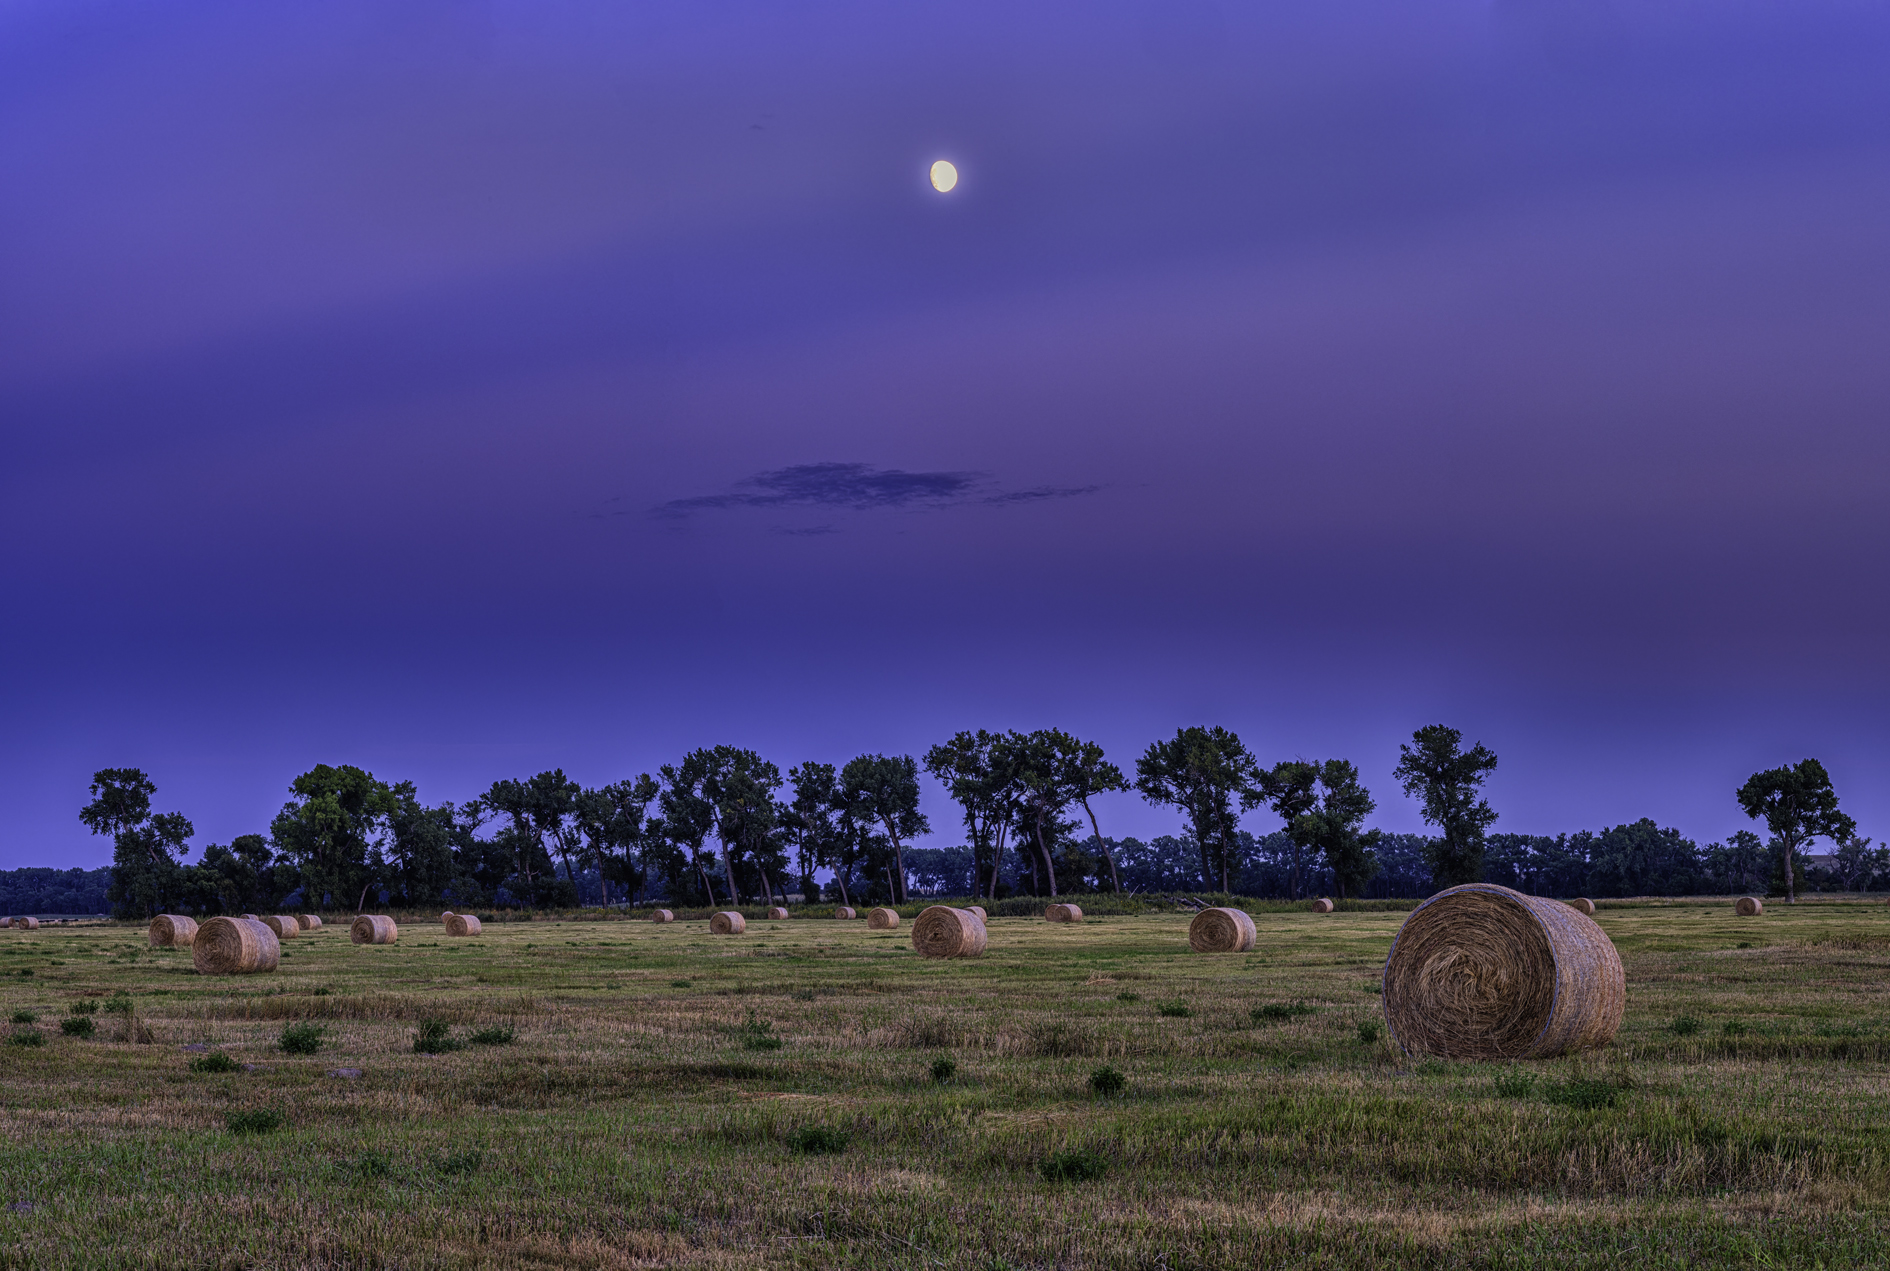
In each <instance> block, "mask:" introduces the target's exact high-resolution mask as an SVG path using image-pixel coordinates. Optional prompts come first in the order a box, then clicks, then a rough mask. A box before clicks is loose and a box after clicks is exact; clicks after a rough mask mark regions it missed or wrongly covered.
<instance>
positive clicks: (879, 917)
mask: <svg viewBox="0 0 1890 1271" xmlns="http://www.w3.org/2000/svg"><path fill="white" fill-rule="evenodd" d="M866 925H867V926H869V927H871V928H872V929H873V930H875V931H891V930H892V929H893V928H894V927H897V926H898V925H899V911H898V910H897V909H886V908H883V907H882V908H879V909H869V910H867V911H866Z"/></svg>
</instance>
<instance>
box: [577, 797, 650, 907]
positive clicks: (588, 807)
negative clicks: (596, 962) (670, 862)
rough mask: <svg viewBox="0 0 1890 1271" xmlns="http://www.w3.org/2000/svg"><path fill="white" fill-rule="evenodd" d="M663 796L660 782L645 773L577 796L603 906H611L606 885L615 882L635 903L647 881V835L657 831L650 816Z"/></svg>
mask: <svg viewBox="0 0 1890 1271" xmlns="http://www.w3.org/2000/svg"><path fill="white" fill-rule="evenodd" d="M658 793H659V787H658V786H657V784H656V781H655V780H654V779H653V778H652V777H651V776H650V774H649V773H647V772H646V773H643V774H642V775H641V776H639V777H638V778H637V779H636V780H635V781H614V782H612V783H611V784H609V785H607V786H604V787H603V788H601V789H597V790H585V791H583V792H581V793H580V794H579V795H578V797H577V821H578V828H579V829H580V830H581V831H582V832H583V834H584V841H585V843H586V844H587V845H588V846H589V848H590V855H591V859H592V861H594V862H595V863H596V865H597V890H598V899H599V902H600V903H602V904H609V903H610V892H609V890H608V887H607V880H610V879H611V878H613V877H614V878H615V880H616V881H617V882H620V883H622V884H624V886H626V887H628V888H630V891H631V899H632V900H633V901H634V900H635V899H636V897H637V895H639V894H640V893H641V892H642V891H643V888H644V886H645V884H646V883H647V882H648V878H649V866H650V864H651V862H650V861H649V860H648V859H647V857H648V855H649V844H648V842H647V836H648V835H649V833H650V831H651V829H652V828H654V827H652V825H651V822H650V815H649V811H650V804H651V802H652V801H654V800H655V798H656V796H657V794H658Z"/></svg>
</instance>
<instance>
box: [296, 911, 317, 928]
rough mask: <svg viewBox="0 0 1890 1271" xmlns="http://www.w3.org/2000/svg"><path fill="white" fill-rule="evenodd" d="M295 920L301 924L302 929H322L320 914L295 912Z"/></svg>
mask: <svg viewBox="0 0 1890 1271" xmlns="http://www.w3.org/2000/svg"><path fill="white" fill-rule="evenodd" d="M295 920H296V921H297V922H299V923H301V924H302V930H304V931H320V930H321V929H322V919H321V915H320V914H297V915H295Z"/></svg>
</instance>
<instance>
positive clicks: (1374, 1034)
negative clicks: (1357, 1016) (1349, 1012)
mask: <svg viewBox="0 0 1890 1271" xmlns="http://www.w3.org/2000/svg"><path fill="white" fill-rule="evenodd" d="M1384 1035H1385V1026H1384V1025H1383V1024H1381V1023H1380V1022H1379V1021H1377V1020H1375V1019H1362V1020H1360V1021H1359V1022H1358V1039H1359V1040H1360V1041H1362V1042H1364V1043H1365V1044H1366V1045H1367V1046H1369V1045H1371V1044H1372V1043H1373V1042H1375V1041H1377V1040H1378V1039H1379V1038H1380V1037H1383V1036H1384Z"/></svg>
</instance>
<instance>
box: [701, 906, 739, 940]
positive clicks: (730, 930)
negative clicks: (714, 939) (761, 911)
mask: <svg viewBox="0 0 1890 1271" xmlns="http://www.w3.org/2000/svg"><path fill="white" fill-rule="evenodd" d="M746 930H748V920H747V919H745V918H743V917H742V916H741V915H740V914H738V913H736V912H735V911H734V910H732V909H726V910H723V911H722V912H721V913H719V914H714V915H712V916H711V917H710V918H709V931H710V932H711V933H713V934H715V935H718V936H739V935H740V934H741V933H742V932H744V931H746Z"/></svg>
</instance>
